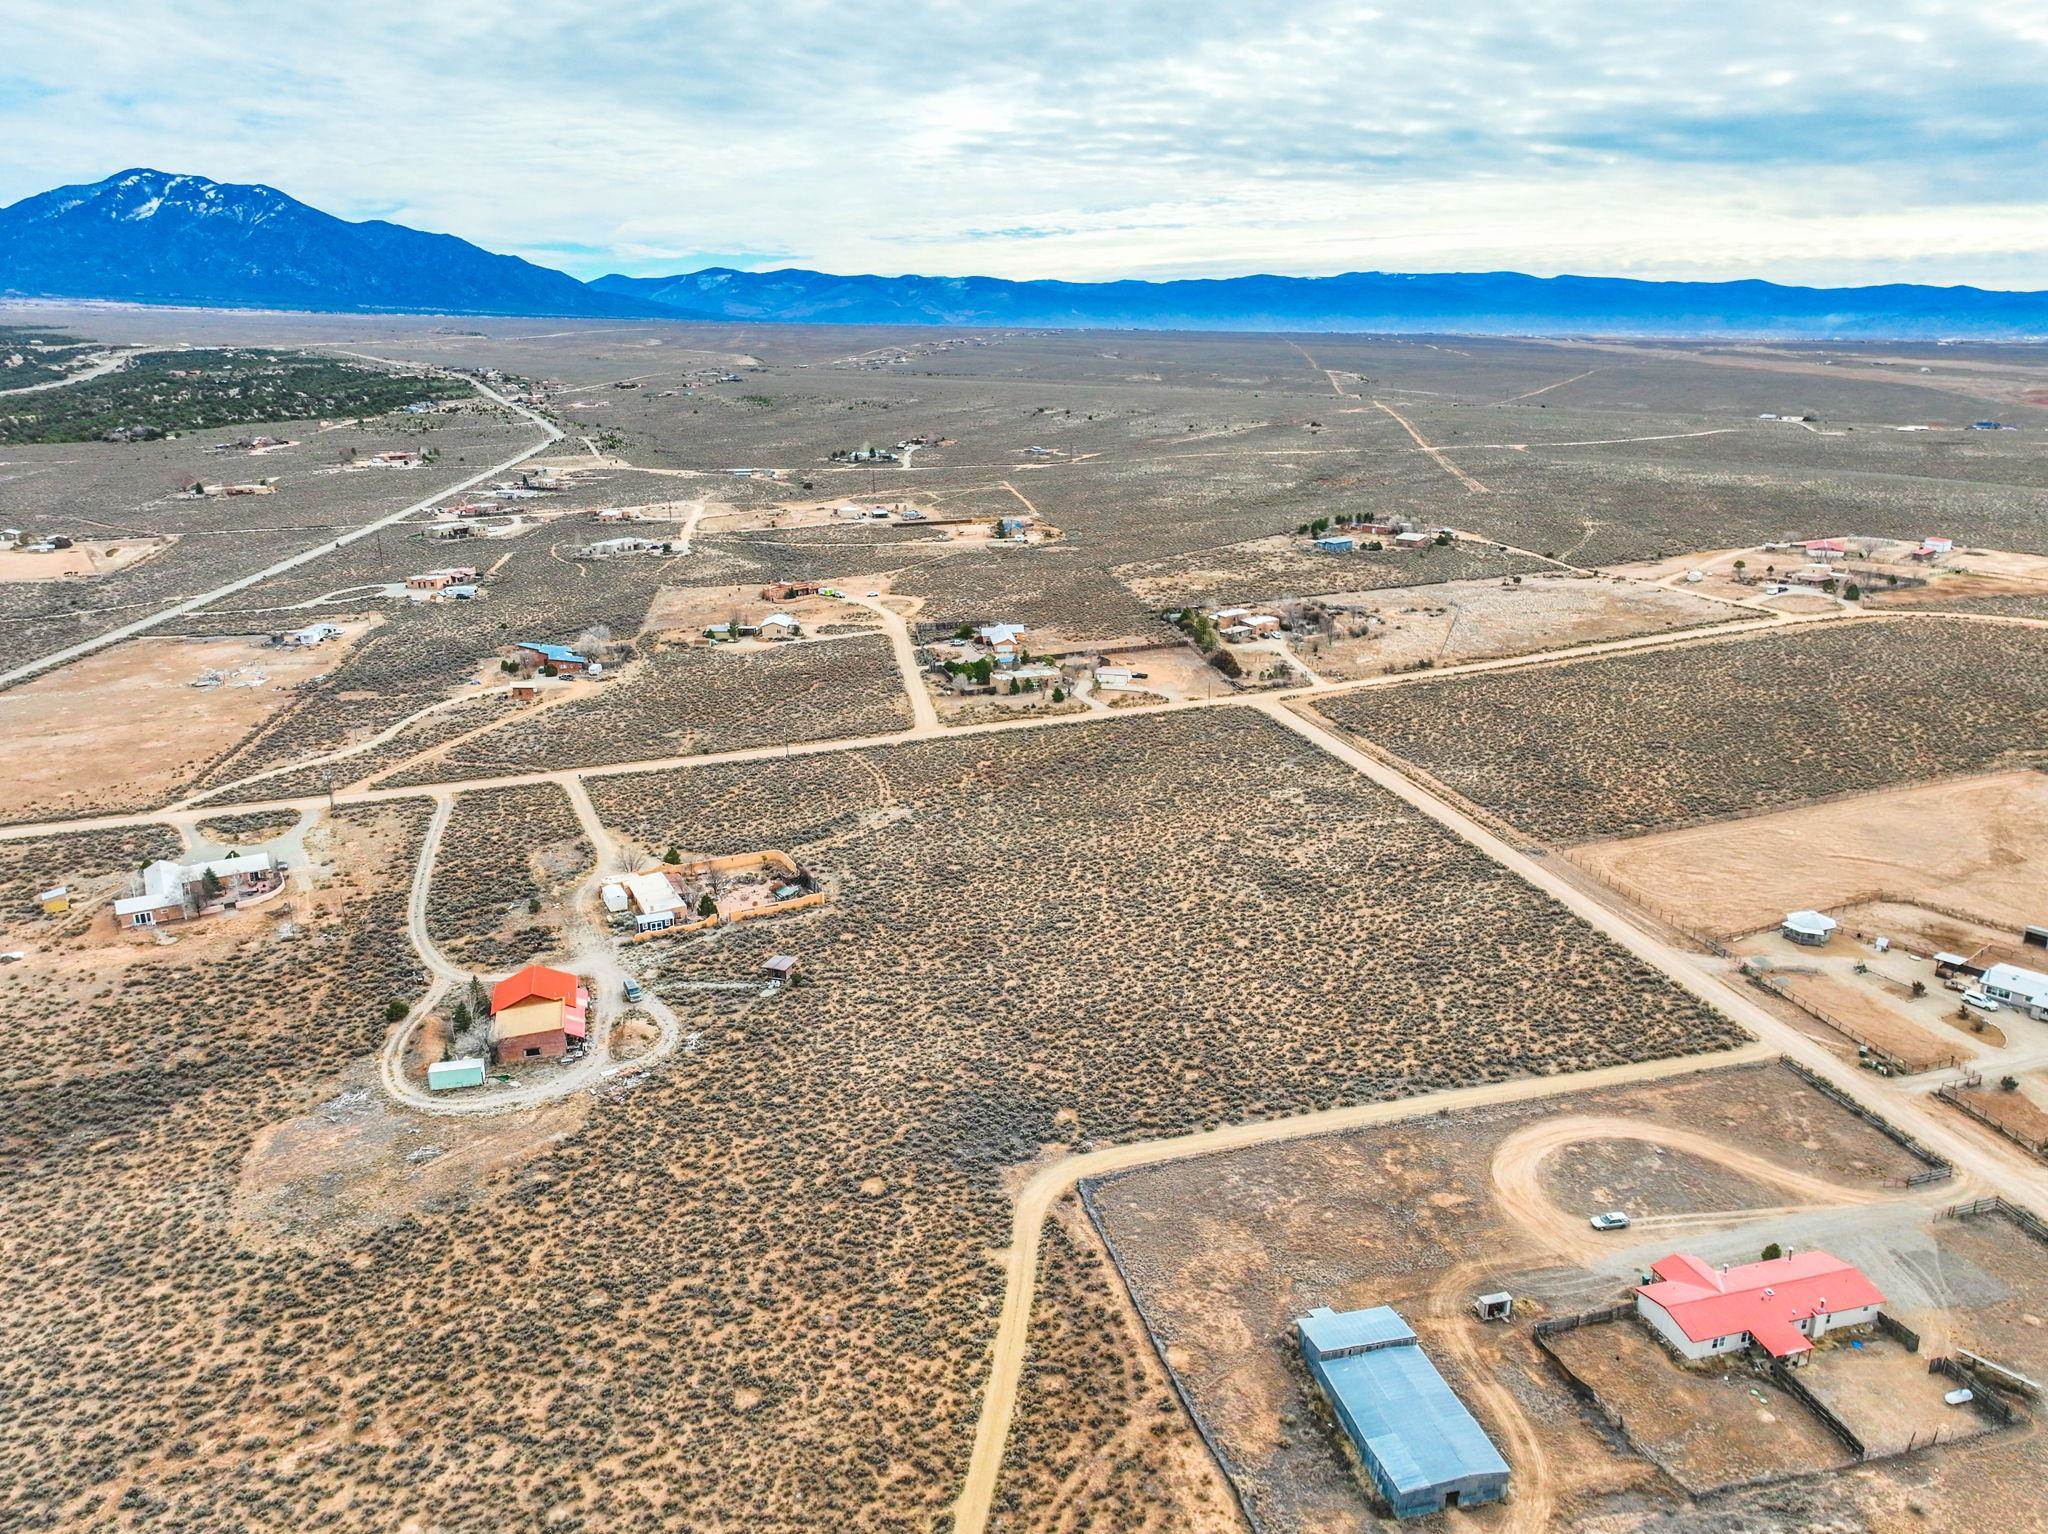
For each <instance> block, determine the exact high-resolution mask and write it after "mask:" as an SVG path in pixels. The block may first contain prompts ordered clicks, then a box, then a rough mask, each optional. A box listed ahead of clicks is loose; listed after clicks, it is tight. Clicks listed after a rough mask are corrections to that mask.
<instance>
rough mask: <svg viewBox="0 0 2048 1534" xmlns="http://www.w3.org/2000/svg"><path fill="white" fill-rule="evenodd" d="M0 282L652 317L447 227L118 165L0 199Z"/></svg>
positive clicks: (197, 297) (43, 292) (659, 311)
mask: <svg viewBox="0 0 2048 1534" xmlns="http://www.w3.org/2000/svg"><path fill="white" fill-rule="evenodd" d="M0 293H6V294H13V295H20V296H34V297H45V298H98V299H113V300H118V301H123V302H129V303H145V304H199V305H208V306H219V307H228V308H266V309H317V310H328V311H342V310H358V311H361V310H369V311H386V312H390V311H397V312H419V313H431V314H522V315H604V316H620V315H627V316H661V317H663V318H671V319H672V318H675V317H676V315H675V311H674V310H673V309H672V308H659V307H656V306H653V305H650V304H645V303H643V302H641V301H640V300H638V299H636V298H633V297H630V296H627V297H621V296H619V295H617V294H610V293H605V292H601V291H597V290H593V289H592V288H590V287H588V286H586V285H585V284H583V283H580V282H578V281H577V280H576V279H575V278H573V277H571V276H569V275H567V274H566V273H563V272H557V271H551V270H549V269H548V268H547V267H544V266H535V265H534V264H533V263H532V262H530V261H521V260H520V259H519V258H518V257H516V256H498V255H493V254H491V252H489V251H487V250H480V249H478V248H477V247H476V246H474V245H472V244H470V243H469V242H468V241H466V240H458V239H456V238H455V237H454V236H453V235H446V234H425V233H422V232H421V231H419V230H417V229H408V228H406V227H405V226H404V225H403V224H389V223H385V222H383V221H382V220H378V219H372V220H370V221H368V222H366V223H360V224H352V223H349V222H347V221H346V220H344V219H339V218H335V217H334V216H333V215H332V214H328V213H322V212H321V211H319V210H318V209H317V208H310V207H308V206H306V204H304V203H302V202H299V201H297V200H296V199H294V198H291V197H287V196H286V195H285V194H284V193H282V192H280V191H277V190H275V189H274V188H271V187H267V186H235V185H230V184H226V183H223V182H218V181H209V180H207V179H206V178H205V177H204V176H174V175H170V174H167V173H166V172H164V171H160V170H125V171H122V172H120V173H119V174H117V175H112V176H109V177H107V179H106V180H104V181H96V182H94V183H93V184H92V185H90V186H60V187H58V188H57V189H56V190H55V191H50V192H43V193H40V194H39V195H37V196H34V197H26V198H23V199H22V200H21V201H20V202H17V203H14V204H13V205H11V206H9V207H6V208H0Z"/></svg>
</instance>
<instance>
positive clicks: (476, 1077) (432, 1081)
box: [427, 1059, 484, 1092]
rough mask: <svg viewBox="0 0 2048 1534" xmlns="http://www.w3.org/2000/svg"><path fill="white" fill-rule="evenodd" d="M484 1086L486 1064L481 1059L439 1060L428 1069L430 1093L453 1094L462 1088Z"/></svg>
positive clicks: (428, 1088)
mask: <svg viewBox="0 0 2048 1534" xmlns="http://www.w3.org/2000/svg"><path fill="white" fill-rule="evenodd" d="M483 1084H484V1063H483V1061H482V1060H480V1059H471V1060H437V1061H436V1062H435V1063H434V1064H432V1065H430V1066H428V1067H427V1090H428V1091H429V1092H453V1091H455V1090H457V1089H458V1088H461V1087H480V1086H482V1085H483Z"/></svg>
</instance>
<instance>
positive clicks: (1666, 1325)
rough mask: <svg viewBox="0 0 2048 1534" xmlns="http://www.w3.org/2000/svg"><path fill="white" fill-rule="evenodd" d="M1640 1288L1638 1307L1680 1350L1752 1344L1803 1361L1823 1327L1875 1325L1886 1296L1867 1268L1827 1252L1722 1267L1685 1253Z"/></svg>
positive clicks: (1706, 1352)
mask: <svg viewBox="0 0 2048 1534" xmlns="http://www.w3.org/2000/svg"><path fill="white" fill-rule="evenodd" d="M1650 1272H1651V1273H1652V1274H1653V1275H1654V1276H1655V1282H1653V1283H1648V1284H1644V1285H1643V1286H1642V1287H1641V1288H1639V1289H1637V1290H1636V1314H1637V1315H1639V1316H1641V1317H1642V1318H1643V1320H1644V1321H1645V1322H1647V1323H1648V1324H1649V1326H1650V1329H1651V1330H1652V1331H1654V1332H1656V1333H1657V1335H1658V1336H1660V1337H1662V1338H1663V1339H1664V1341H1665V1342H1666V1343H1668V1344H1669V1345H1670V1346H1671V1347H1672V1349H1673V1350H1675V1351H1676V1352H1677V1353H1678V1354H1679V1355H1680V1356H1682V1357H1684V1358H1688V1359H1695V1360H1696V1359H1702V1358H1713V1357H1716V1356H1717V1355H1720V1354H1724V1353H1733V1352H1736V1351H1738V1350H1739V1349H1742V1348H1745V1347H1748V1346H1750V1345H1751V1344H1754V1345H1756V1346H1757V1347H1760V1348H1762V1349H1763V1350H1764V1351H1765V1352H1766V1353H1768V1354H1770V1355H1771V1357H1773V1358H1776V1359H1782V1360H1784V1361H1786V1362H1788V1363H1798V1362H1800V1361H1801V1359H1802V1358H1803V1356H1804V1355H1805V1354H1806V1353H1807V1352H1808V1351H1810V1350H1811V1349H1812V1347H1813V1340H1814V1339H1815V1338H1817V1337H1819V1336H1821V1335H1822V1334H1823V1333H1826V1332H1831V1331H1836V1330H1839V1329H1840V1328H1842V1327H1848V1326H1867V1325H1869V1324H1870V1323H1871V1322H1873V1321H1875V1320H1876V1319H1877V1318H1878V1315H1879V1313H1880V1312H1881V1311H1882V1310H1883V1307H1884V1296H1883V1295H1882V1294H1880V1293H1879V1292H1878V1288H1877V1285H1875V1284H1873V1283H1872V1282H1871V1281H1870V1280H1869V1279H1868V1278H1866V1277H1864V1276H1863V1273H1862V1271H1861V1270H1860V1269H1858V1268H1856V1267H1854V1266H1852V1265H1851V1264H1849V1263H1846V1262H1844V1261H1842V1259H1841V1258H1839V1257H1835V1256H1831V1255H1830V1254H1828V1253H1827V1252H1819V1251H1814V1252H1796V1253H1794V1254H1793V1255H1792V1256H1790V1257H1774V1258H1772V1259H1771V1260H1769V1261H1768V1262H1749V1263H1743V1264H1741V1265H1740V1266H1738V1267H1729V1268H1717V1267H1714V1266H1712V1265H1710V1264H1708V1263H1705V1262H1702V1261H1701V1260H1700V1259H1699V1258H1697V1257H1692V1256H1687V1255H1683V1254H1678V1255H1673V1256H1670V1257H1666V1258H1663V1259H1662V1260H1661V1261H1659V1262H1657V1263H1655V1264H1653V1265H1652V1266H1651V1268H1650Z"/></svg>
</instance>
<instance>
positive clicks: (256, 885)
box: [114, 852, 284, 927]
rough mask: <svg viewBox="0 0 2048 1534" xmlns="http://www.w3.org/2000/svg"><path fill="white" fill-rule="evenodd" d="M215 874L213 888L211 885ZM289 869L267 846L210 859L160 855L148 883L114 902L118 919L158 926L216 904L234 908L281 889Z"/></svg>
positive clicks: (149, 870)
mask: <svg viewBox="0 0 2048 1534" xmlns="http://www.w3.org/2000/svg"><path fill="white" fill-rule="evenodd" d="M209 878H210V879H211V880H212V882H213V888H212V889H211V890H209V889H208V888H207V881H208V880H209ZM283 882H284V871H283V870H282V869H281V868H279V867H278V865H277V863H276V861H275V860H274V859H272V857H271V856H270V854H269V853H267V852H248V853H243V854H242V855H241V856H239V857H232V858H215V859H213V860H212V861H211V862H206V863H173V862H171V861H170V860H169V859H168V858H159V859H157V861H156V862H154V863H151V864H150V865H149V866H148V867H147V868H145V869H143V870H142V889H141V890H140V892H138V893H137V894H133V895H127V896H124V897H122V898H121V899H119V900H116V901H115V902H114V920H115V922H116V923H117V924H119V925H120V926H123V927H157V926H162V925H163V924H164V923H166V922H175V921H185V920H187V919H189V918H191V917H194V916H198V915H201V914H203V913H204V912H206V911H208V910H210V909H215V908H232V907H233V906H235V905H237V904H239V903H240V902H242V901H244V900H253V899H255V898H256V897H257V896H259V895H268V894H271V893H273V892H274V891H276V890H277V889H278V888H280V887H281V886H282V884H283Z"/></svg>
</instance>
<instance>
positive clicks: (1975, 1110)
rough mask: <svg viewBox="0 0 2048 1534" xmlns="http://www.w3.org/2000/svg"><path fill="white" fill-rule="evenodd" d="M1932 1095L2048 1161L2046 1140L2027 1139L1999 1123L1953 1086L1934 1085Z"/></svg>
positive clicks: (2047, 1141) (2047, 1142) (2047, 1143)
mask: <svg viewBox="0 0 2048 1534" xmlns="http://www.w3.org/2000/svg"><path fill="white" fill-rule="evenodd" d="M1934 1095H1935V1096H1936V1097H1938V1098H1940V1099H1941V1100H1942V1101H1943V1102H1945V1103H1947V1104H1948V1105H1949V1106H1950V1107H1951V1108H1954V1109H1955V1110H1956V1111H1957V1112H1959V1113H1964V1114H1967V1115H1968V1116H1969V1117H1971V1118H1973V1119H1975V1120H1976V1121H1977V1122H1978V1123H1980V1124H1982V1125H1983V1126H1984V1127H1985V1128H1986V1129H1989V1130H1993V1131H1995V1132H1996V1133H1998V1134H2002V1135H2004V1136H2005V1137H2006V1139H2008V1140H2010V1141H2012V1143H2013V1144H2015V1145H2017V1146H2020V1147H2022V1148H2023V1149H2025V1150H2027V1151H2030V1152H2031V1153H2032V1154H2034V1155H2036V1156H2039V1157H2040V1158H2041V1159H2043V1160H2044V1161H2048V1140H2029V1139H2028V1138H2027V1137H2026V1136H2025V1135H2023V1134H2021V1133H2019V1132H2018V1131H2017V1130H2015V1129H2013V1128H2011V1127H2009V1126H2008V1125H2005V1124H2001V1123H1999V1122H1998V1120H1997V1119H1995V1118H1993V1117H1992V1116H1991V1115H1990V1114H1988V1113H1986V1112H1985V1111H1984V1110H1983V1109H1982V1108H1980V1107H1978V1106H1977V1105H1976V1104H1975V1103H1973V1102H1971V1101H1970V1099H1969V1098H1967V1097H1965V1096H1963V1094H1962V1093H1960V1092H1958V1091H1957V1090H1956V1089H1955V1088H1954V1087H1946V1086H1945V1087H1936V1088H1935V1090H1934Z"/></svg>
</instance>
